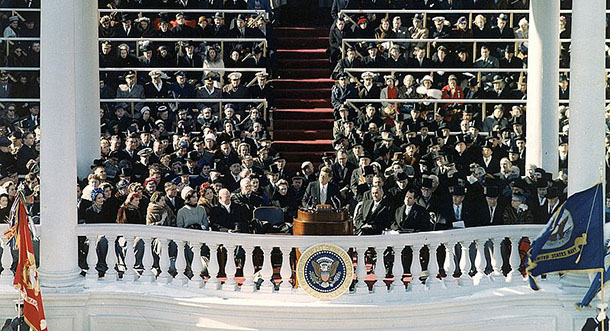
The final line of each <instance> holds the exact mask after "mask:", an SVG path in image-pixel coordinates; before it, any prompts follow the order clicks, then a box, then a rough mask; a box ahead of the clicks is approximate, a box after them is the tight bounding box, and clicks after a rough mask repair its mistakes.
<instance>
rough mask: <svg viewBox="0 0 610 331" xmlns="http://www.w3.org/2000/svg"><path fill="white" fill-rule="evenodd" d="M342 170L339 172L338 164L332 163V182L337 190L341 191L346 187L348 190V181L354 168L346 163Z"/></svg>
mask: <svg viewBox="0 0 610 331" xmlns="http://www.w3.org/2000/svg"><path fill="white" fill-rule="evenodd" d="M343 168H344V169H343V170H341V166H340V165H339V163H333V165H332V166H331V169H332V171H333V178H332V182H333V183H334V184H336V185H337V186H338V187H339V189H342V188H343V187H346V186H347V187H348V188H349V185H350V180H351V178H352V172H353V171H354V168H355V167H354V166H353V165H352V164H349V163H347V164H346V165H345V167H343Z"/></svg>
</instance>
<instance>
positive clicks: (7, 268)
mask: <svg viewBox="0 0 610 331" xmlns="http://www.w3.org/2000/svg"><path fill="white" fill-rule="evenodd" d="M11 251H12V249H11V246H10V245H9V244H8V243H7V242H6V240H2V259H1V262H2V275H0V279H1V280H2V283H10V284H12V283H13V278H14V277H15V275H14V274H13V271H12V270H11V265H12V264H13V255H12V252H11Z"/></svg>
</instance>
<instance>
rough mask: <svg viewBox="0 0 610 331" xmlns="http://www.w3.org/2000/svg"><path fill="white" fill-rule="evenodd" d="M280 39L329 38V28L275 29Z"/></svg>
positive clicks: (284, 27)
mask: <svg viewBox="0 0 610 331" xmlns="http://www.w3.org/2000/svg"><path fill="white" fill-rule="evenodd" d="M274 31H275V34H276V35H277V36H278V38H281V37H328V33H329V29H328V28H310V27H291V26H282V27H277V28H275V29H274Z"/></svg>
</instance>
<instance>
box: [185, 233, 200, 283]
mask: <svg viewBox="0 0 610 331" xmlns="http://www.w3.org/2000/svg"><path fill="white" fill-rule="evenodd" d="M201 246H202V245H201V243H199V242H191V247H192V248H193V262H192V263H191V270H192V271H193V277H192V278H191V280H190V281H189V282H188V285H189V287H194V288H200V287H201V286H203V279H202V278H201V272H202V271H203V263H201Z"/></svg>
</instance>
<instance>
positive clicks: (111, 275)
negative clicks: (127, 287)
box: [104, 236, 123, 281]
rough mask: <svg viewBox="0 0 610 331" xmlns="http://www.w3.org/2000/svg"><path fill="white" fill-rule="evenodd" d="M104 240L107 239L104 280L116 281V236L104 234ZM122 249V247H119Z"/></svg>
mask: <svg viewBox="0 0 610 331" xmlns="http://www.w3.org/2000/svg"><path fill="white" fill-rule="evenodd" d="M106 240H107V241H108V252H106V265H107V266H108V270H106V272H105V273H104V280H108V281H116V280H117V278H118V276H119V275H118V273H117V270H116V269H115V268H116V267H117V255H116V245H117V243H116V240H117V237H116V236H106ZM119 248H120V249H123V248H122V247H119Z"/></svg>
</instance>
